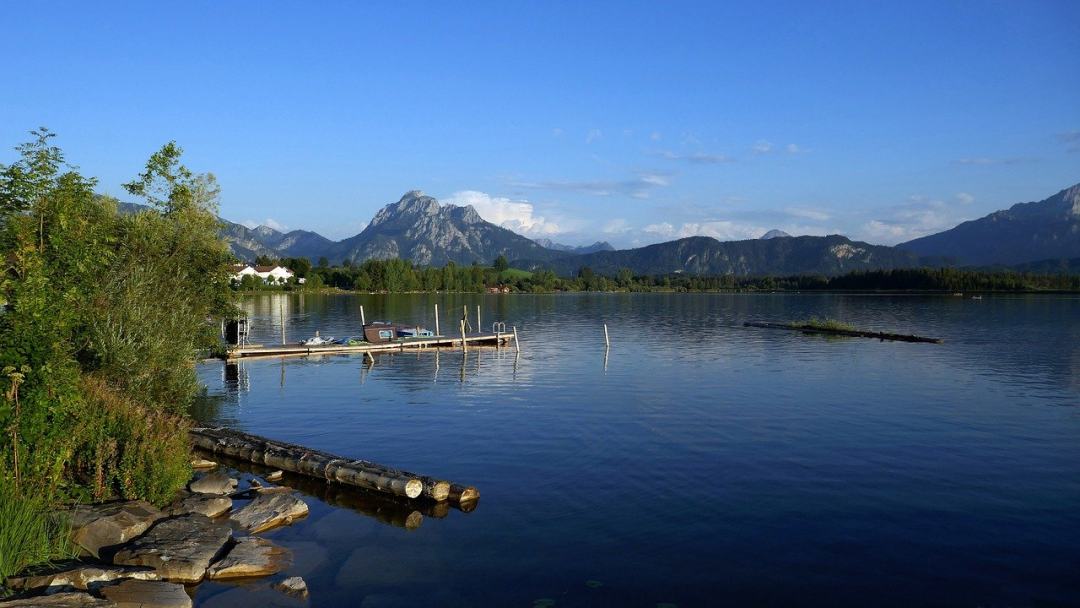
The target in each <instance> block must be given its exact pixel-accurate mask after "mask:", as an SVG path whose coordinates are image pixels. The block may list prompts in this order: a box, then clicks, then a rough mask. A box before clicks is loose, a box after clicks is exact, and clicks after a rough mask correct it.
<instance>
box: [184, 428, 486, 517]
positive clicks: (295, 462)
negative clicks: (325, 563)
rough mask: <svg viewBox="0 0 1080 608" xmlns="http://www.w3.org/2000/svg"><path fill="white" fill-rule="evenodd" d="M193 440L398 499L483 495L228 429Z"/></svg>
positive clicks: (203, 431) (195, 432)
mask: <svg viewBox="0 0 1080 608" xmlns="http://www.w3.org/2000/svg"><path fill="white" fill-rule="evenodd" d="M191 440H192V443H193V444H194V445H195V446H196V447H198V448H200V449H203V450H206V451H208V452H211V453H214V454H224V455H226V456H232V457H233V458H240V459H243V460H247V461H250V462H254V463H256V464H262V465H266V466H269V467H274V468H277V469H281V470H284V471H290V472H293V473H300V474H302V475H308V476H310V477H317V478H320V479H326V480H328V481H336V482H339V483H343V484H346V485H350V486H356V487H358V488H364V489H367V490H374V491H377V492H385V493H388V494H393V495H395V496H405V497H407V498H417V497H419V496H424V497H426V498H429V499H431V500H435V501H444V500H447V499H450V500H451V501H453V502H454V503H455V504H459V505H460V503H461V502H467V501H469V500H476V498H479V495H480V494H479V492H476V489H475V488H471V489H472V492H471V493H470V492H461V493H458V494H456V497H455V496H453V495H452V492H451V488H452V487H453V486H451V484H450V482H448V481H442V480H438V479H433V478H431V477H426V476H423V475H416V474H414V473H410V472H408V471H400V470H397V469H392V468H390V467H387V466H383V465H381V464H376V463H374V462H368V461H366V460H354V459H350V458H344V457H341V456H336V455H334V454H328V453H326V452H320V451H317V450H311V449H308V448H306V447H304V446H300V445H295V444H291V443H285V442H283V441H274V440H272V439H267V438H265V437H259V436H257V435H249V434H247V433H241V432H239V431H233V430H230V429H226V428H196V429H192V430H191Z"/></svg>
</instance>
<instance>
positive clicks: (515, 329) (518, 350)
mask: <svg viewBox="0 0 1080 608" xmlns="http://www.w3.org/2000/svg"><path fill="white" fill-rule="evenodd" d="M514 348H516V349H517V352H519V353H520V352H521V343H520V342H518V337H517V325H515V326H514Z"/></svg>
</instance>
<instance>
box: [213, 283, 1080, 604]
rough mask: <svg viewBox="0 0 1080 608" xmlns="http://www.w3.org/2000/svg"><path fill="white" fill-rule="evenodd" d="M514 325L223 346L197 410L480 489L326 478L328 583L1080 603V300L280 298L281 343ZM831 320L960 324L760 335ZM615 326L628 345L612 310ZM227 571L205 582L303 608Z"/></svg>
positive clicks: (317, 573)
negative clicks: (752, 323)
mask: <svg viewBox="0 0 1080 608" xmlns="http://www.w3.org/2000/svg"><path fill="white" fill-rule="evenodd" d="M436 303H438V304H439V306H440V309H441V311H443V315H442V321H441V323H442V329H443V331H444V332H447V333H448V332H449V331H450V329H451V328H456V327H457V321H458V320H459V319H460V317H461V314H462V307H463V306H467V307H468V309H469V311H470V312H469V314H470V316H471V317H472V319H471V322H472V323H473V324H474V325H475V324H476V321H475V315H476V305H477V304H479V305H480V306H481V311H482V315H483V321H482V322H483V324H484V326H485V328H488V329H490V324H491V323H492V322H494V321H505V322H506V324H507V327H511V326H516V327H517V329H518V332H519V335H520V340H521V352H520V354H517V353H516V352H515V350H514V349H513V348H503V349H499V350H496V349H494V348H477V349H470V350H469V352H468V353H467V354H462V353H461V352H460V350H453V349H443V350H441V351H437V350H427V351H424V352H407V351H406V352H402V353H398V354H381V355H377V356H376V361H375V363H374V365H372V366H368V365H367V364H365V363H364V361H363V359H362V358H361V357H357V356H347V355H346V356H341V355H339V356H326V357H321V358H303V357H300V358H286V359H261V360H247V361H243V362H241V363H240V364H239V365H230V366H225V365H224V364H222V363H220V362H217V363H206V364H202V365H200V367H199V373H200V376H201V377H202V380H203V381H204V382H205V384H206V385H207V387H208V399H207V400H206V403H203V404H201V405H200V408H199V410H200V413H199V415H200V416H201V417H202V418H204V419H205V420H208V421H210V422H212V423H214V424H223V425H228V426H231V427H235V428H238V429H242V430H245V431H248V432H252V433H256V434H260V435H265V436H269V437H272V438H275V439H281V440H286V441H290V442H296V443H300V444H303V445H307V446H310V447H313V448H317V449H321V450H325V451H330V452H334V453H338V454H343V455H347V456H352V457H357V458H363V459H367V460H372V461H375V462H379V463H383V464H386V465H390V466H393V467H398V468H403V469H407V470H410V471H415V472H418V473H423V474H426V475H431V476H434V477H439V478H442V479H449V480H452V481H455V482H458V483H466V484H472V485H475V486H477V487H478V488H479V489H480V492H481V499H480V501H479V504H478V507H477V508H476V509H475V510H474V511H472V512H470V513H463V512H461V511H458V510H455V509H451V510H450V511H449V512H448V513H446V512H438V511H432V510H431V509H430V508H427V509H426V513H424V509H420V510H421V512H422V513H423V515H424V516H423V518H422V522H421V524H420V525H419V527H416V523H417V520H416V517H417V516H415V515H414V516H413V520H412V521H410V522H408V526H406V519H407V516H408V515H409V514H410V513H411V512H412V511H413V507H412V506H409V505H401V504H399V503H393V502H387V501H380V500H378V499H373V498H370V497H366V496H365V495H363V494H360V495H357V493H355V492H342V491H340V490H339V489H337V488H329V489H328V488H326V487H325V486H324V484H318V483H315V484H307V485H305V486H302V487H301V488H300V489H301V490H303V491H304V494H305V495H304V499H305V500H306V501H307V502H308V503H309V505H310V506H311V514H310V516H309V517H307V518H306V519H304V520H303V521H301V522H299V523H297V524H295V525H293V526H289V527H285V528H281V529H278V530H276V531H273V532H270V533H268V534H267V536H268V537H269V538H272V539H273V540H274V541H275V542H277V543H279V544H282V545H284V546H286V547H289V548H290V549H291V550H292V551H293V553H294V561H295V563H294V565H293V566H292V568H291V569H290V570H289V571H288V574H299V575H302V576H303V577H304V578H305V579H306V580H307V582H308V586H309V588H310V589H311V596H310V605H312V606H341V605H349V606H365V607H374V606H417V605H429V606H431V605H437V606H475V605H496V606H586V605H594V606H595V605H601V606H607V605H610V606H680V607H686V606H712V605H829V606H865V605H890V606H912V605H927V606H938V605H940V606H946V605H948V606H953V605H966V606H975V605H982V606H1032V605H1077V604H1080V407H1078V406H1080V298H1077V297H1074V296H1040V295H1017V296H1006V295H1002V296H987V297H986V298H985V299H983V300H971V299H967V298H961V297H951V296H891V295H890V296H863V295H806V294H762V295H742V294H735V295H730V294H566V295H505V296H491V295H485V296H481V295H455V294H439V295H401V296H379V295H290V294H273V295H254V296H246V297H245V299H244V301H243V305H244V307H245V309H246V310H247V311H248V312H249V314H250V315H251V318H252V319H253V320H254V327H253V332H254V334H255V341H256V342H261V343H274V342H280V340H281V333H282V323H283V324H284V329H285V334H286V339H287V340H289V341H290V342H292V341H296V340H299V339H301V338H306V337H310V336H312V335H314V333H315V331H316V330H318V331H320V332H321V334H322V335H323V336H326V335H335V336H345V335H354V334H357V333H359V331H358V329H359V324H360V306H363V307H364V312H365V316H366V318H367V320H369V321H371V320H375V319H387V320H394V321H399V322H405V323H416V324H424V325H427V326H428V327H432V326H433V321H432V316H433V306H434V304H436ZM812 316H817V317H829V318H834V319H840V320H842V321H845V322H848V323H851V324H853V325H856V326H858V327H860V328H867V329H874V330H885V331H898V332H900V333H915V334H920V335H926V336H932V337H939V338H943V339H944V340H945V342H944V344H941V345H935V344H911V343H900V342H880V341H877V340H867V339H854V338H840V339H838V338H826V337H821V336H811V335H804V334H802V333H798V332H790V331H777V330H768V329H749V328H743V327H742V323H743V322H744V321H749V320H758V321H789V320H796V319H806V318H809V317H812ZM605 323H606V324H607V325H608V328H609V332H610V336H611V347H610V349H605V346H604V330H603V324H605ZM267 584H268V583H266V582H265V581H253V582H249V583H246V584H241V585H229V584H220V583H204V584H203V585H201V586H200V587H199V588H198V591H197V599H198V601H199V602H200V605H207V606H228V605H268V604H270V603H280V604H281V605H297V602H295V601H291V600H287V599H286V598H284V596H281V595H280V594H276V592H269V591H267V590H266V589H265V587H266V585H267Z"/></svg>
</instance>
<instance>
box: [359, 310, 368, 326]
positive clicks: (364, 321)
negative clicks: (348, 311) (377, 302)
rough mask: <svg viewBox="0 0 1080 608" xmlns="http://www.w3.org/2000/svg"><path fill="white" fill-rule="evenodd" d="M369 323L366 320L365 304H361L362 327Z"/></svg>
mask: <svg viewBox="0 0 1080 608" xmlns="http://www.w3.org/2000/svg"><path fill="white" fill-rule="evenodd" d="M365 325H367V321H366V320H364V305H363V304H361V305H360V327H363V326H365Z"/></svg>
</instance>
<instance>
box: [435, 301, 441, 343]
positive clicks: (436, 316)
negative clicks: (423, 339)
mask: <svg viewBox="0 0 1080 608" xmlns="http://www.w3.org/2000/svg"><path fill="white" fill-rule="evenodd" d="M435 335H436V336H438V335H441V334H439V305H438V304H436V305H435Z"/></svg>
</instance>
